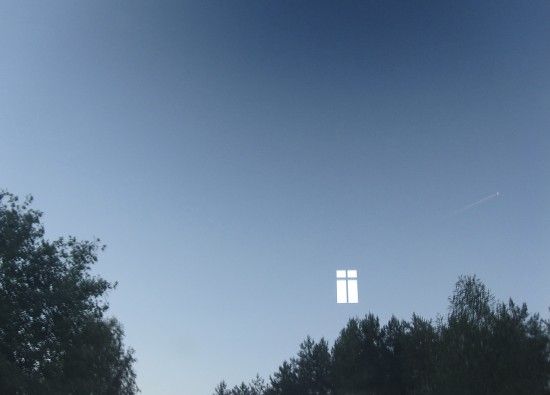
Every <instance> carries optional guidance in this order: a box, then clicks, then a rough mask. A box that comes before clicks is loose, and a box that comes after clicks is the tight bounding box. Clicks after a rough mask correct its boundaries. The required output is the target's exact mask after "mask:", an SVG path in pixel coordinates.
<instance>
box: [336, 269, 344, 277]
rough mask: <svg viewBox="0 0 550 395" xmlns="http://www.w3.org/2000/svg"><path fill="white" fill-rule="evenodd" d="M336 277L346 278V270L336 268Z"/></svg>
mask: <svg viewBox="0 0 550 395" xmlns="http://www.w3.org/2000/svg"><path fill="white" fill-rule="evenodd" d="M336 278H346V271H345V270H336Z"/></svg>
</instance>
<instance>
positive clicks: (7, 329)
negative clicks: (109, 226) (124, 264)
mask: <svg viewBox="0 0 550 395" xmlns="http://www.w3.org/2000/svg"><path fill="white" fill-rule="evenodd" d="M31 202H32V198H27V199H25V201H24V202H23V203H22V204H19V199H18V198H17V197H16V196H14V195H12V194H9V193H7V192H2V193H0V392H2V393H46V394H47V393H55V394H73V393H96V394H99V393H101V394H110V393H112V394H134V393H136V392H137V387H136V385H135V374H134V371H133V368H132V364H133V362H134V357H133V351H132V350H127V349H126V348H125V347H124V345H123V335H124V333H123V331H122V329H121V327H120V324H119V323H118V322H117V321H116V320H115V319H112V318H111V319H107V318H105V316H104V313H105V312H106V311H107V309H108V305H107V303H106V302H105V301H104V296H105V294H106V292H108V291H109V290H110V289H112V288H113V284H111V283H109V282H108V281H106V280H104V279H102V278H100V277H95V276H92V275H91V274H90V268H91V266H92V265H93V264H94V263H95V262H96V261H97V253H98V251H99V250H101V249H102V248H103V246H102V245H101V244H100V241H99V240H94V241H78V240H77V239H76V238H74V237H68V238H59V239H57V240H54V241H49V240H46V239H45V238H44V227H43V226H42V224H41V222H40V220H41V216H42V214H41V213H40V212H39V211H36V210H33V209H31V208H30V203H31Z"/></svg>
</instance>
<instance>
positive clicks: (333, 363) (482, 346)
mask: <svg viewBox="0 0 550 395" xmlns="http://www.w3.org/2000/svg"><path fill="white" fill-rule="evenodd" d="M329 394H330V395H359V394H361V395H362V394H365V395H398V394H411V395H478V394H479V395H482V394H483V395H523V394H525V395H539V394H540V395H544V394H550V322H549V321H548V320H544V319H542V318H541V317H540V316H539V314H529V312H528V310H527V306H526V305H525V304H522V305H517V304H516V303H514V302H513V301H512V300H511V299H510V300H509V301H508V302H507V303H504V302H496V301H495V298H494V296H493V295H492V293H491V292H490V291H489V290H488V289H487V287H486V286H485V285H484V284H483V282H481V281H480V280H479V279H478V278H477V277H475V276H462V277H459V279H458V281H457V283H456V285H455V289H454V291H453V293H452V295H451V297H450V298H449V310H448V313H447V314H446V315H445V316H439V317H438V318H437V319H435V320H428V319H424V318H422V317H420V316H418V315H416V314H413V315H412V318H411V319H410V320H409V321H407V320H399V319H397V318H395V317H392V318H391V319H390V320H389V321H388V322H387V323H386V324H385V325H381V324H380V320H379V318H378V317H376V316H374V315H373V314H368V315H366V316H365V317H363V318H352V319H350V320H349V321H348V323H347V325H346V326H345V327H344V328H343V329H342V330H341V332H340V334H339V336H338V337H337V339H336V340H335V342H334V344H333V345H332V347H329V344H328V342H327V341H326V340H325V339H324V338H321V339H320V340H319V341H315V340H313V339H312V338H310V337H309V336H308V337H306V339H305V340H304V341H303V342H302V343H301V344H300V346H299V350H298V353H297V355H296V356H295V357H293V358H290V359H289V360H288V361H284V362H283V363H282V364H281V366H279V367H278V369H277V370H276V371H275V373H273V374H272V375H271V376H270V377H269V379H268V380H264V379H262V378H261V377H259V376H256V378H255V379H253V380H252V381H251V382H250V383H244V382H243V383H241V384H240V385H236V386H234V387H233V388H229V387H228V385H227V384H226V383H225V381H222V382H221V383H219V384H218V385H217V386H216V388H215V389H214V395H329Z"/></svg>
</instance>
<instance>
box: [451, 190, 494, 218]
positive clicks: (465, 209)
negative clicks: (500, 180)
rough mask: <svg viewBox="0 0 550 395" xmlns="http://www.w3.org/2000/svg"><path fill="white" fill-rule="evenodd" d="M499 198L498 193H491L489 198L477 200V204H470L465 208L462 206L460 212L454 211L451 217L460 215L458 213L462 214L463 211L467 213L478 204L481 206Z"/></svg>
mask: <svg viewBox="0 0 550 395" xmlns="http://www.w3.org/2000/svg"><path fill="white" fill-rule="evenodd" d="M499 196H500V192H497V193H493V194H492V195H489V196H485V197H484V198H483V199H479V200H478V201H477V202H474V203H472V204H469V205H467V206H464V207H462V208H461V209H460V210H456V211H455V212H454V213H453V215H456V214H460V213H463V212H464V211H468V210H470V209H471V208H474V207H475V206H479V205H480V204H483V203H486V202H488V201H489V200H492V199H494V198H497V197H499Z"/></svg>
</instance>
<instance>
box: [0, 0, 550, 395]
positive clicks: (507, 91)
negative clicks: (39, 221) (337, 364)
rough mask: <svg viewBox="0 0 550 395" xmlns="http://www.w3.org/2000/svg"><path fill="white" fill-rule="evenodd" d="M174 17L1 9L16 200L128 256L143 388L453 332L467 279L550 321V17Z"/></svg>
mask: <svg viewBox="0 0 550 395" xmlns="http://www.w3.org/2000/svg"><path fill="white" fill-rule="evenodd" d="M159 3H160V2H143V3H141V2H138V1H128V2H110V1H105V2H98V1H88V2H73V1H71V2H64V1H56V2H49V4H46V3H45V2H38V1H37V2H27V1H14V2H2V4H1V5H0V12H1V15H2V23H0V48H1V55H0V188H6V189H8V190H9V191H11V192H14V193H17V194H19V195H26V194H33V195H34V196H35V198H36V200H35V207H37V208H39V209H41V210H43V211H44V212H45V217H44V221H45V224H46V227H47V232H48V236H49V237H51V238H54V237H57V236H60V235H67V234H73V235H76V236H77V237H79V238H84V239H90V238H92V237H94V236H98V237H101V238H102V240H103V241H104V242H105V243H106V244H107V245H108V247H107V250H106V251H105V252H104V253H103V254H102V255H101V256H100V262H99V263H98V265H97V267H96V269H95V270H97V272H99V273H101V275H103V276H104V277H106V278H107V279H109V280H118V281H119V287H118V289H117V290H116V291H114V292H113V293H112V294H111V295H110V301H111V306H112V314H114V315H116V316H117V317H118V318H119V319H120V320H121V321H122V323H123V324H124V327H125V330H126V339H127V343H128V344H129V345H131V346H132V347H134V348H135V349H136V356H137V358H138V362H137V365H136V367H137V373H138V384H139V385H140V387H141V389H142V390H143V393H144V394H154V395H156V394H191V395H194V394H197V395H200V394H209V393H210V392H211V390H212V389H213V387H214V386H215V384H216V383H217V382H218V381H219V380H221V379H222V378H225V379H226V380H227V381H228V382H229V383H230V384H235V383H236V382H237V381H241V380H248V379H250V378H251V377H252V376H254V375H255V374H256V373H260V375H263V376H267V375H269V374H270V373H272V372H273V371H274V370H275V369H276V367H277V366H278V365H279V364H280V363H281V362H282V361H283V360H284V359H287V358H288V357H290V356H292V355H293V354H294V353H295V352H296V350H297V346H298V344H299V342H300V341H302V340H303V338H304V337H305V336H306V335H307V334H310V335H312V336H313V337H315V338H319V337H320V336H325V337H326V338H328V339H329V340H330V341H332V340H334V338H335V337H336V336H337V334H338V331H339V329H340V328H341V327H342V326H343V325H344V324H345V322H346V321H347V319H348V318H349V317H351V316H355V315H363V314H365V313H367V312H369V311H370V312H373V313H375V314H377V315H379V316H380V317H381V318H382V319H384V320H386V319H388V318H389V317H390V315H391V314H392V313H393V314H395V315H397V316H398V317H400V318H409V317H410V315H411V313H412V312H413V311H414V312H417V313H419V314H421V315H424V316H426V317H435V315H436V314H437V313H445V311H446V308H447V296H448V295H449V294H450V292H451V290H452V287H453V284H454V282H455V281H456V279H457V276H458V275H460V274H477V275H478V276H479V277H480V278H481V279H482V280H483V281H485V282H486V284H487V285H488V286H489V287H490V288H491V289H492V290H493V291H494V292H495V294H496V296H497V297H498V298H507V297H509V296H512V297H513V298H514V299H516V300H517V301H525V302H527V303H528V305H529V307H530V309H531V310H532V311H539V312H541V313H542V314H543V315H545V316H547V308H548V306H549V305H550V297H549V296H550V295H549V294H550V286H549V284H550V265H549V260H550V209H549V207H550V206H549V203H550V129H549V126H550V78H549V77H550V76H549V74H550V24H549V21H550V3H549V2H547V1H528V2H526V1H517V2H479V1H472V2H468V1H460V2H449V3H446V2H439V1H434V2H424V1H423V2H418V3H415V2H409V1H403V2H391V1H364V2H347V1H346V2H336V1H335V2H327V3H324V2H317V1H315V2H311V3H308V2H303V1H299V2H286V1H282V2H280V1H249V2H238V1H230V2H229V1H227V2H226V1H223V2H222V1H198V2H195V3H183V2H178V3H169V2H162V4H159ZM480 3H483V4H480ZM497 191H498V192H500V194H499V196H498V197H494V198H492V199H489V200H487V201H485V202H483V204H479V205H477V206H474V207H471V208H470V209H468V210H463V211H460V210H461V208H463V207H465V206H467V205H469V204H472V203H474V202H476V201H478V200H480V199H482V198H484V197H486V196H489V195H491V194H494V193H496V192H497ZM457 211H459V212H457ZM346 268H347V269H351V268H354V269H357V270H358V272H359V304H358V305H347V306H346V305H337V304H336V303H335V302H336V286H335V270H336V269H346Z"/></svg>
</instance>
